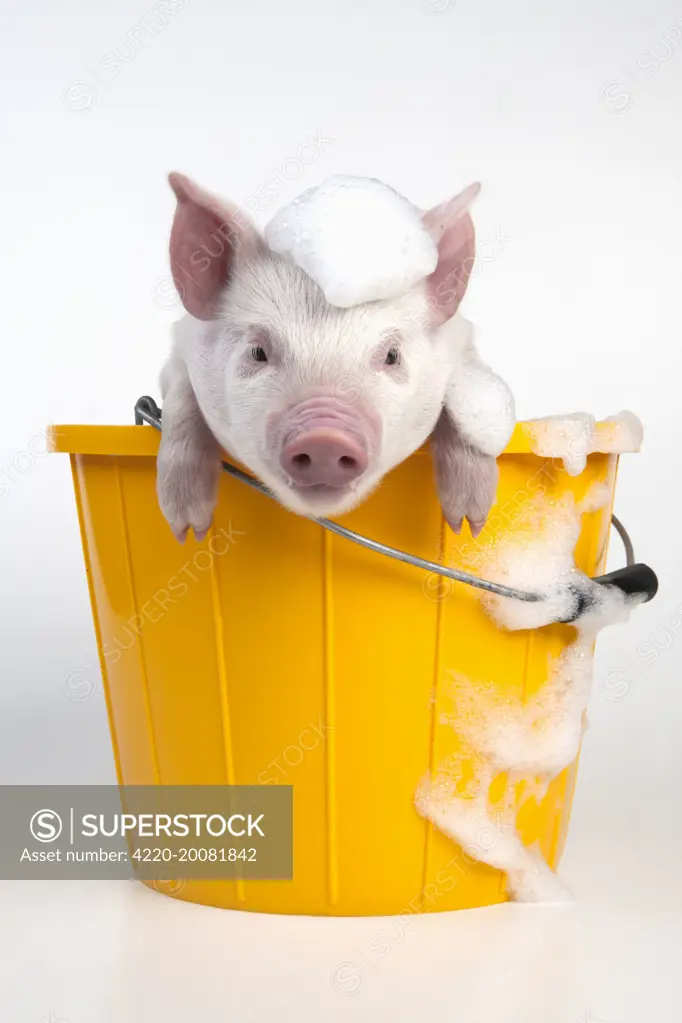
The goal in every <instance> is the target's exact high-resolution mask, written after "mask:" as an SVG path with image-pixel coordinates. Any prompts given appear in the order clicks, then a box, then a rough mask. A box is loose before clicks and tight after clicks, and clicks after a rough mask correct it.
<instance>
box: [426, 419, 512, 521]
mask: <svg viewBox="0 0 682 1023" xmlns="http://www.w3.org/2000/svg"><path fill="white" fill-rule="evenodd" d="M431 450H432V452H433V461H434V469H435V474H436V485H437V487H438V497H439V499H440V504H441V508H442V509H443V515H444V516H445V519H446V521H447V522H448V523H449V525H450V527H451V528H452V529H453V530H454V531H455V533H459V531H460V529H461V528H462V521H463V520H464V519H465V518H466V519H468V521H469V526H470V528H471V533H472V535H473V536H478V534H479V533H480V532H481V530H482V529H483V526H484V525H485V521H486V519H487V518H488V512H489V511H490V507H491V505H492V503H493V501H494V500H495V494H496V491H497V480H498V469H497V460H496V458H495V456H494V455H487V454H485V453H484V452H483V451H480V450H479V449H478V448H476V447H474V446H473V445H472V444H470V443H469V442H467V441H466V440H465V439H464V437H463V435H462V433H461V431H460V429H459V428H458V427H457V426H456V425H455V424H454V423H453V421H452V419H451V418H450V415H449V413H448V411H447V409H443V411H442V412H441V415H440V419H439V420H438V423H437V425H436V429H435V430H434V432H433V434H432V436H431Z"/></svg>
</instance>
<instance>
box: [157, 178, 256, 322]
mask: <svg viewBox="0 0 682 1023" xmlns="http://www.w3.org/2000/svg"><path fill="white" fill-rule="evenodd" d="M168 181H169V184H170V186H171V188H172V189H173V191H174V193H175V198H176V199H177V201H178V205H177V207H176V209H175V217H174V219H173V227H172V229H171V237H170V263H171V273H172V274H173V281H174V283H175V287H176V288H177V289H178V294H179V295H180V297H181V299H182V304H183V305H184V307H185V309H186V310H187V312H188V313H190V314H191V315H192V316H196V318H197V319H199V320H210V319H212V318H213V314H214V312H215V308H216V303H217V300H218V297H219V295H220V292H221V290H222V289H223V287H224V286H225V284H226V283H227V280H228V279H229V276H230V273H231V272H232V270H233V268H234V265H235V261H236V260H238V259H241V258H244V257H248V256H249V255H252V254H253V253H255V252H257V251H258V249H259V247H260V245H261V240H260V237H259V235H258V232H257V231H256V228H255V227H254V225H253V224H252V223H251V221H250V220H249V218H248V217H247V216H246V214H245V213H243V212H242V211H241V210H240V209H238V208H237V207H236V206H232V205H231V204H229V203H225V202H223V201H222V200H221V199H217V198H216V197H215V196H213V195H211V194H210V193H209V192H205V191H204V190H203V188H200V187H199V186H198V185H195V184H194V182H193V181H190V179H189V178H186V177H185V175H184V174H177V173H173V174H169V175H168Z"/></svg>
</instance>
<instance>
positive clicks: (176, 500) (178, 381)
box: [156, 355, 220, 543]
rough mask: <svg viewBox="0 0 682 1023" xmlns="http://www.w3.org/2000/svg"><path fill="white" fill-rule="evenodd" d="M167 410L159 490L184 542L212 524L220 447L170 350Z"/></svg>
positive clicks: (164, 381) (165, 377)
mask: <svg viewBox="0 0 682 1023" xmlns="http://www.w3.org/2000/svg"><path fill="white" fill-rule="evenodd" d="M161 391H162V395H163V416H162V433H161V446H160V447H159V454H158V458H157V463H156V464H157V477H156V490H157V494H158V497H159V504H160V505H161V511H162V512H163V514H164V516H165V517H166V519H167V520H168V523H169V525H170V527H171V529H172V530H173V533H174V534H175V536H176V537H177V539H178V540H180V542H181V543H182V542H184V540H185V537H186V536H187V532H188V530H189V527H190V526H191V527H192V529H193V530H194V534H195V536H196V538H197V540H201V539H203V537H204V536H205V535H206V532H207V531H208V528H209V526H210V525H211V520H212V518H213V511H214V508H215V505H216V501H217V497H218V477H219V473H220V448H219V446H218V443H217V441H216V440H215V438H214V437H213V435H212V434H211V432H210V430H209V429H208V427H207V425H206V423H205V421H204V418H203V416H202V415H201V412H200V410H199V406H198V404H197V400H196V398H195V396H194V391H193V390H192V386H191V384H190V381H189V377H188V376H187V370H186V369H185V366H184V363H183V362H182V360H181V359H180V358H179V357H178V356H176V355H172V356H171V357H170V359H169V360H168V362H167V363H166V365H165V366H164V368H163V372H162V374H161Z"/></svg>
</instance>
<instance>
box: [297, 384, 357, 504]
mask: <svg viewBox="0 0 682 1023" xmlns="http://www.w3.org/2000/svg"><path fill="white" fill-rule="evenodd" d="M278 425H279V428H280V430H279V433H280V437H281V447H280V452H279V462H280V465H281V467H282V469H283V470H284V472H285V473H286V475H287V477H288V478H289V479H290V480H291V481H292V482H293V483H294V484H295V485H296V486H299V487H315V486H325V487H346V486H348V484H350V483H352V482H353V481H354V480H356V479H358V478H359V477H360V476H362V474H363V473H364V472H365V471H366V469H367V467H368V465H369V459H370V454H369V453H370V448H371V437H370V434H372V427H373V424H370V423H365V421H364V418H363V417H362V416H360V415H359V414H358V413H357V412H356V411H355V410H354V409H349V408H348V407H347V406H345V405H343V404H342V403H340V402H338V401H336V400H334V399H333V398H331V399H330V398H327V397H320V396H318V397H314V398H310V399H308V400H307V401H304V402H301V403H300V404H299V405H297V406H296V407H295V408H293V409H290V410H289V412H288V413H287V414H286V415H285V416H284V419H283V421H280V423H279V424H278Z"/></svg>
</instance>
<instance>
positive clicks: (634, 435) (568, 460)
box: [528, 411, 643, 476]
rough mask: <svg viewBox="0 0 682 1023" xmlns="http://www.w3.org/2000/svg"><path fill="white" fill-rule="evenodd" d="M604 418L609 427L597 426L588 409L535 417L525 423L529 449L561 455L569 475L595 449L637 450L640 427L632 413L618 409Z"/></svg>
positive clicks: (576, 473)
mask: <svg viewBox="0 0 682 1023" xmlns="http://www.w3.org/2000/svg"><path fill="white" fill-rule="evenodd" d="M604 422H605V423H608V424H609V427H608V428H606V429H605V428H604V427H603V426H602V428H601V429H597V423H596V421H595V418H594V416H592V415H590V414H589V413H588V412H573V413H571V414H570V415H565V416H547V417H545V418H544V419H535V420H533V422H531V423H529V424H528V430H529V432H530V434H531V438H532V450H533V452H534V453H535V454H536V455H541V456H542V457H543V458H560V459H561V460H562V461H563V463H564V468H565V469H566V472H567V473H568V474H569V475H570V476H579V475H580V473H581V472H582V471H583V470H584V468H585V465H586V464H587V456H588V455H591V454H592V453H593V452H595V451H601V452H604V453H605V454H620V453H621V452H625V451H639V449H640V448H641V446H642V438H643V429H642V424H641V422H640V421H639V419H638V418H637V416H636V415H634V413H632V412H627V411H624V412H619V413H618V415H616V416H609V418H608V419H606V420H604Z"/></svg>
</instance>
